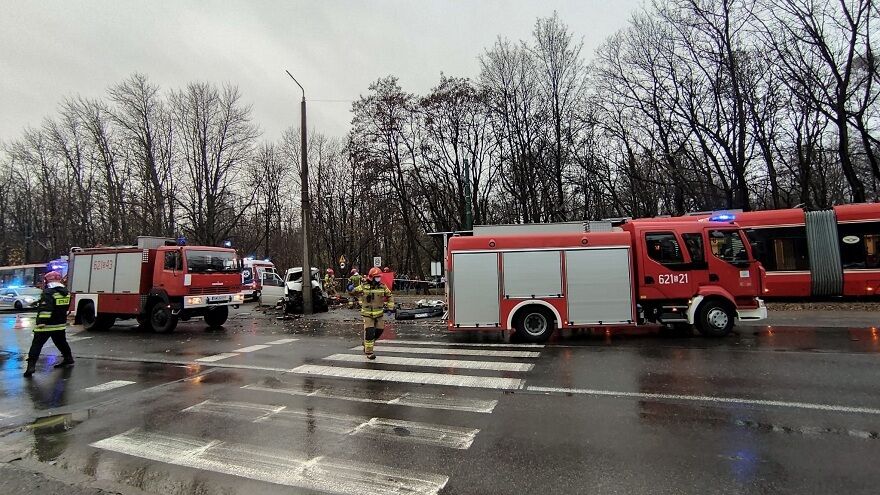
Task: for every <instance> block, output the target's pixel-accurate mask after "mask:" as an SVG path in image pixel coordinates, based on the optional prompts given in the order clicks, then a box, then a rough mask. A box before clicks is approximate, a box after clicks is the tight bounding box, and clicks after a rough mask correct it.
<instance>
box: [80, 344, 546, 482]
mask: <svg viewBox="0 0 880 495" xmlns="http://www.w3.org/2000/svg"><path fill="white" fill-rule="evenodd" d="M504 347H507V349H505V348H504ZM542 347H543V346H540V345H537V344H533V345H530V346H529V347H528V348H527V349H528V350H517V348H518V346H515V345H513V346H511V345H504V344H501V345H499V344H494V343H493V344H477V343H467V344H454V343H444V342H436V341H406V340H390V341H379V342H377V343H376V352H377V355H378V356H377V359H376V360H374V361H367V360H366V359H365V357H364V356H363V354H362V349H361V347H354V348H351V349H348V352H334V353H330V354H328V355H327V356H324V357H323V358H321V359H320V361H319V362H318V363H306V364H302V365H300V366H297V367H294V368H292V369H289V370H286V372H285V373H282V374H281V377H280V379H271V380H264V381H263V382H258V383H249V384H245V385H243V386H241V387H240V388H239V390H240V391H241V392H239V393H236V394H235V395H236V397H228V398H227V397H219V398H218V397H212V398H210V399H208V400H204V401H201V402H199V403H196V404H192V405H190V406H189V407H186V408H184V409H182V410H181V414H182V415H184V417H192V418H194V419H195V420H197V421H201V420H200V419H197V418H205V421H207V420H208V418H213V420H214V421H230V422H233V424H241V425H249V426H248V428H264V427H265V428H268V429H270V430H271V431H276V432H278V431H288V430H295V429H297V428H300V429H302V428H308V431H310V432H315V433H320V434H325V435H331V436H333V437H335V438H338V439H339V440H338V441H339V442H340V445H341V447H340V448H341V449H343V451H344V449H345V445H346V442H349V441H357V442H360V443H358V444H357V445H361V444H362V442H364V441H367V442H382V444H388V445H391V447H389V448H391V449H393V448H394V447H393V445H395V444H398V445H406V444H410V445H419V446H421V447H422V448H431V449H439V450H440V451H443V450H445V451H453V452H454V451H459V452H464V451H467V450H468V449H469V448H470V447H471V446H472V445H473V443H474V442H475V441H477V440H478V438H479V433H480V428H478V427H477V426H480V425H481V424H483V425H484V424H485V422H482V421H480V422H472V423H471V424H470V425H468V424H466V423H468V422H470V421H469V420H468V418H474V419H476V418H477V417H479V416H481V415H490V414H492V413H493V412H494V411H495V408H496V407H497V405H498V399H497V398H492V397H491V395H492V394H498V393H500V392H503V391H508V390H518V389H524V388H525V378H526V374H527V373H528V372H529V371H531V370H533V369H534V366H535V360H536V359H537V358H538V357H539V356H540V355H541V351H540V349H541V348H542ZM237 352H242V350H241V349H238V350H237ZM459 356H460V357H462V359H458V357H459ZM370 384H375V385H378V384H384V386H383V387H375V386H373V385H370ZM410 385H424V386H427V388H423V387H419V388H418V390H417V391H416V390H412V389H411V387H409V386H410ZM242 394H244V397H245V399H246V400H241V399H242ZM248 394H252V395H248ZM230 395H231V394H230ZM487 395H488V397H487ZM273 396H274V397H276V398H277V399H278V400H273V399H272V397H273ZM284 396H287V397H294V398H295V397H300V398H301V399H302V400H309V401H311V400H312V399H316V400H320V401H322V402H320V403H317V404H319V405H317V406H316V405H314V404H312V403H311V402H309V403H308V405H303V404H298V405H279V404H278V402H279V400H281V399H282V398H283V397H284ZM227 399H229V400H227ZM232 399H235V400H232ZM251 399H253V400H251ZM297 400H299V399H297ZM346 403H348V404H351V403H372V404H381V405H383V406H385V407H384V408H383V409H381V410H377V411H388V413H387V416H386V414H384V413H383V414H381V415H376V416H372V415H361V414H350V413H348V412H343V411H344V410H345V408H344V407H341V406H344V405H345V404H346ZM334 404H335V406H334ZM397 408H400V409H397ZM414 409H415V410H418V409H424V410H432V409H433V410H442V411H451V412H455V413H463V414H456V415H454V416H445V415H442V416H432V415H428V416H427V419H431V420H433V419H435V418H443V419H441V422H443V424H438V423H433V422H425V421H413V420H410V419H409V418H407V419H399V418H397V417H395V416H398V415H401V416H403V417H407V415H409V413H408V412H407V411H413V410H414ZM355 411H362V410H361V409H357V408H355ZM471 414H473V415H471ZM418 419H422V418H418ZM447 423H449V424H447ZM452 423H454V424H452ZM91 445H92V446H93V447H96V448H98V449H102V450H107V451H113V452H117V453H121V454H126V455H130V456H135V457H140V458H143V459H148V460H155V461H160V462H165V463H170V464H175V465H179V466H183V467H190V468H195V469H200V470H208V471H213V472H218V473H224V474H231V475H235V476H239V477H243V478H248V479H252V480H259V481H266V482H270V483H274V484H278V485H284V486H291V487H296V488H300V489H308V490H317V491H322V492H328V493H340V494H361V493H370V494H377V495H382V494H405V493H411V494H424V495H429V494H437V493H439V492H440V491H441V490H442V489H443V488H444V487H445V486H446V484H447V483H448V481H449V477H448V474H445V473H438V472H435V471H437V466H435V465H432V466H431V467H430V468H428V469H427V470H426V471H424V472H423V471H420V470H418V469H412V468H406V469H404V468H401V467H399V466H388V465H379V464H370V463H364V462H361V461H360V460H348V459H342V458H337V457H332V455H333V454H334V452H332V451H331V452H330V453H329V454H330V455H331V456H329V457H328V456H327V455H317V456H316V455H315V454H314V453H309V452H305V451H301V450H299V449H297V447H296V445H294V446H292V447H289V448H284V449H275V448H273V447H270V446H267V445H250V444H244V443H240V442H236V441H225V440H221V439H205V438H196V437H190V436H187V435H183V434H174V433H171V432H164V431H162V432H150V431H145V430H143V429H139V428H135V429H133V430H129V431H126V432H124V433H120V434H118V435H115V436H112V437H109V438H105V439H102V440H99V441H96V442H94V443H92V444H91Z"/></svg>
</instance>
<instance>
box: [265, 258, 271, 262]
mask: <svg viewBox="0 0 880 495" xmlns="http://www.w3.org/2000/svg"><path fill="white" fill-rule="evenodd" d="M263 261H265V262H271V261H272V260H270V259H269V258H266V259H264V260H263Z"/></svg>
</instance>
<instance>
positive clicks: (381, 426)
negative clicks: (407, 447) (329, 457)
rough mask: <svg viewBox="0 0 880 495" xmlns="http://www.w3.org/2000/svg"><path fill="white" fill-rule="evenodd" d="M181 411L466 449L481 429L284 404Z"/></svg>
mask: <svg viewBox="0 0 880 495" xmlns="http://www.w3.org/2000/svg"><path fill="white" fill-rule="evenodd" d="M181 412H196V413H202V414H211V415H214V416H222V417H226V418H230V419H235V420H247V421H250V422H252V423H267V424H270V425H273V426H278V427H282V428H286V427H290V426H299V425H306V424H307V425H309V428H316V429H318V430H323V431H329V432H332V433H336V434H339V435H352V436H360V437H370V438H380V439H385V440H395V441H402V442H412V443H420V444H425V445H434V446H437V447H446V448H450V449H459V450H465V449H467V448H468V447H470V446H471V444H473V443H474V438H476V436H477V433H479V432H480V430H478V429H475V428H463V427H459V426H447V425H437V424H431V423H419V422H415V421H403V420H398V419H389V418H370V417H365V416H353V415H349V414H340V413H327V412H322V411H314V410H309V411H295V410H291V409H286V408H285V407H284V406H272V405H266V404H251V403H248V402H225V401H213V400H206V401H204V402H201V403H199V404H196V405H195V406H192V407H188V408H186V409H184V410H183V411H181Z"/></svg>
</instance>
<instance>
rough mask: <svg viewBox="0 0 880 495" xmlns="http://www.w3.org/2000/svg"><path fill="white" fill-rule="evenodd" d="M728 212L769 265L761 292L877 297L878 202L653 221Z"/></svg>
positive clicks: (879, 279)
mask: <svg viewBox="0 0 880 495" xmlns="http://www.w3.org/2000/svg"><path fill="white" fill-rule="evenodd" d="M720 215H727V216H728V217H729V218H735V219H736V223H737V224H739V225H740V226H741V227H742V228H744V229H745V231H746V235H747V236H748V237H749V241H750V242H751V244H752V248H753V250H754V254H755V258H757V259H758V261H760V262H761V265H762V266H763V267H764V268H765V269H766V270H767V279H766V284H765V285H764V297H767V298H781V297H787V298H798V299H804V298H810V297H815V298H827V297H836V296H846V297H865V296H868V297H872V296H873V297H878V296H880V203H862V204H851V205H839V206H835V207H833V208H832V209H828V210H819V211H805V210H803V209H801V208H789V209H782V210H763V211H749V212H739V211H737V212H713V213H694V214H691V215H688V216H684V217H658V218H651V219H643V221H651V222H670V221H671V222H680V221H696V220H699V219H701V218H706V217H709V216H716V217H717V216H720Z"/></svg>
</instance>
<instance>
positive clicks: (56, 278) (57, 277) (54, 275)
mask: <svg viewBox="0 0 880 495" xmlns="http://www.w3.org/2000/svg"><path fill="white" fill-rule="evenodd" d="M62 278H64V277H62V276H61V274H60V273H58V272H55V271H52V272H48V273H46V274H45V275H43V282H45V283H47V284H48V283H49V282H60V281H61V279H62Z"/></svg>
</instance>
